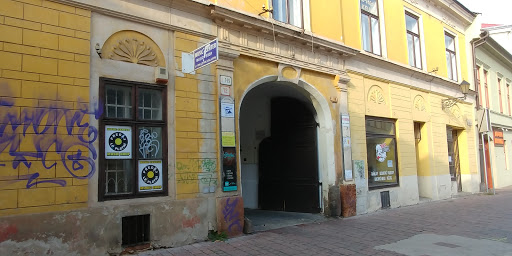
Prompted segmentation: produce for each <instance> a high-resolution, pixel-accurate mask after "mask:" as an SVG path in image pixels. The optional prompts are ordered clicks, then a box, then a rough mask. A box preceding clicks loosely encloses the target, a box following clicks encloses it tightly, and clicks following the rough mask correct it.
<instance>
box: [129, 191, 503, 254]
mask: <svg viewBox="0 0 512 256" xmlns="http://www.w3.org/2000/svg"><path fill="white" fill-rule="evenodd" d="M139 255H145V256H149V255H315V256H322V255H410V256H425V255H432V256H434V255H436V256H437V255H446V256H453V255H468V256H471V255H475V256H477V255H507V256H512V189H506V190H499V191H497V194H496V195H495V196H492V195H485V194H477V195H468V196H463V197H458V198H456V199H449V200H443V201H435V202H429V203H423V204H419V205H414V206H408V207H403V208H398V209H390V210H382V211H378V212H376V213H372V214H367V215H360V216H356V217H351V218H346V219H329V220H327V221H325V222H322V223H312V224H303V225H298V226H292V227H286V228H280V229H276V230H271V231H265V232H260V233H256V234H253V235H244V236H240V237H236V238H232V239H229V240H228V241H226V242H202V243H197V244H193V245H187V246H183V247H179V248H171V249H159V250H154V251H147V252H143V253H139Z"/></svg>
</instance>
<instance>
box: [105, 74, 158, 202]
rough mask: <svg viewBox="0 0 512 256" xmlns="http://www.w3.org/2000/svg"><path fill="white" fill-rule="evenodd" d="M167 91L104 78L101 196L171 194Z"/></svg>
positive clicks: (120, 197)
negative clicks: (169, 192) (169, 191)
mask: <svg viewBox="0 0 512 256" xmlns="http://www.w3.org/2000/svg"><path fill="white" fill-rule="evenodd" d="M165 95H166V90H165V87H163V86H159V85H148V84H142V83H134V82H128V81H120V80H113V79H101V80H100V99H101V100H102V102H104V104H105V105H104V106H105V111H104V114H103V116H102V118H101V119H100V131H102V132H101V133H102V136H101V138H100V145H101V146H100V164H99V166H100V168H99V191H100V193H99V199H100V201H103V200H111V199H122V198H134V197H145V196H158V195H166V194H167V182H166V181H167V179H166V177H167V155H166V153H167V152H166V143H165V142H166V138H165V136H166V118H165V117H166V109H167V108H166V102H165V98H166V97H165Z"/></svg>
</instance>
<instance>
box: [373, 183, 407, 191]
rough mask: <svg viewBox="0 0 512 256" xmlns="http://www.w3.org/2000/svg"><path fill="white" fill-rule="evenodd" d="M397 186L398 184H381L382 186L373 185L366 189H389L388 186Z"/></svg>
mask: <svg viewBox="0 0 512 256" xmlns="http://www.w3.org/2000/svg"><path fill="white" fill-rule="evenodd" d="M397 187H400V184H392V185H382V186H375V187H370V186H368V191H376V190H379V189H389V188H397Z"/></svg>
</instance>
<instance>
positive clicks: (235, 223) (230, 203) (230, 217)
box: [222, 197, 242, 233]
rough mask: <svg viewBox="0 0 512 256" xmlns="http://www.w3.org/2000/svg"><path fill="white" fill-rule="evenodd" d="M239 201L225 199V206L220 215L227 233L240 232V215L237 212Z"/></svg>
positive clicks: (236, 199)
mask: <svg viewBox="0 0 512 256" xmlns="http://www.w3.org/2000/svg"><path fill="white" fill-rule="evenodd" d="M239 199H240V198H239V197H236V198H228V199H226V204H225V205H224V208H223V209H222V215H223V216H224V221H225V222H226V224H227V226H228V232H229V233H235V232H242V223H241V218H240V217H241V215H240V212H239V211H238V210H237V205H238V201H239Z"/></svg>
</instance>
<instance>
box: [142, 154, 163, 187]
mask: <svg viewBox="0 0 512 256" xmlns="http://www.w3.org/2000/svg"><path fill="white" fill-rule="evenodd" d="M162 175H163V172H162V160H139V191H142V192H148V191H160V190H162V189H163V188H162V180H163V178H162Z"/></svg>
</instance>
